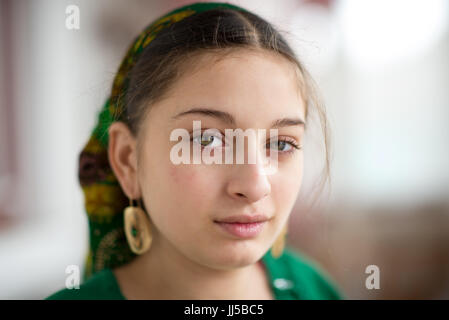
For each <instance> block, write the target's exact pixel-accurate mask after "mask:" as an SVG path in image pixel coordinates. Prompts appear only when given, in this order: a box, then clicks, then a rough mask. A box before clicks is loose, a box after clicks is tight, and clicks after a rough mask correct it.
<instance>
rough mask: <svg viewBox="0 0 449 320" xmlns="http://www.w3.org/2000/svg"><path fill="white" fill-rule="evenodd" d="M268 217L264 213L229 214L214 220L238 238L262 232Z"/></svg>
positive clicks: (246, 237)
mask: <svg viewBox="0 0 449 320" xmlns="http://www.w3.org/2000/svg"><path fill="white" fill-rule="evenodd" d="M270 219H271V218H268V217H267V216H265V215H261V214H258V215H252V216H250V215H238V216H230V217H226V218H223V219H220V220H215V221H214V222H215V223H216V224H217V225H218V226H219V227H220V228H221V229H222V230H224V231H226V233H228V234H232V235H233V236H237V237H239V238H244V239H249V238H254V237H256V236H257V235H258V234H260V233H261V232H262V230H263V229H264V226H265V225H266V224H267V222H268V220H270Z"/></svg>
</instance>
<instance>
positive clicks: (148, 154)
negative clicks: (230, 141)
mask: <svg viewBox="0 0 449 320" xmlns="http://www.w3.org/2000/svg"><path fill="white" fill-rule="evenodd" d="M214 58H215V57H214V56H213V54H211V53H207V54H202V55H201V56H199V57H197V58H196V59H199V60H197V62H199V63H198V64H196V65H197V67H195V68H193V67H192V70H190V71H189V72H186V73H184V74H183V76H182V77H180V78H179V79H178V80H177V81H176V82H175V83H174V85H173V86H172V87H171V89H170V90H169V94H168V95H167V98H165V99H164V100H162V101H159V102H157V103H156V104H154V105H152V106H151V108H150V109H149V112H147V113H146V116H145V118H144V119H143V122H142V127H141V128H140V130H139V133H138V135H137V137H134V136H133V135H132V134H131V133H130V131H129V130H128V127H127V126H126V125H125V124H123V123H120V122H115V123H113V124H112V125H111V126H110V128H109V160H110V163H111V166H112V169H113V170H114V172H115V174H116V176H117V178H118V180H119V182H120V185H121V187H122V189H123V190H124V192H125V194H126V195H127V196H128V197H129V198H131V199H138V198H142V200H143V202H144V206H145V208H146V211H147V213H148V215H149V217H150V222H151V225H152V234H153V241H152V245H151V248H150V249H149V250H148V251H147V252H145V253H144V254H142V255H140V256H138V257H137V258H136V259H134V260H133V261H132V262H131V263H129V264H127V265H124V266H121V267H119V268H116V269H114V270H113V272H114V274H115V275H116V278H117V281H118V283H119V286H120V288H121V291H122V293H123V294H124V296H125V297H127V298H128V299H273V295H272V293H271V291H270V287H269V283H268V275H267V274H266V273H265V272H264V270H263V269H262V268H261V265H260V263H258V262H259V260H260V259H261V258H262V257H263V255H264V254H265V253H266V252H267V251H268V250H269V249H270V247H271V246H272V245H273V243H274V241H275V240H276V238H277V237H278V235H279V234H280V232H281V230H282V228H283V227H284V225H285V224H286V223H287V220H288V218H289V215H290V212H291V209H292V208H293V205H294V203H295V201H296V198H297V196H298V193H299V191H300V187H301V183H302V177H303V162H304V161H303V151H302V149H300V150H296V149H295V148H293V147H292V146H291V145H289V144H288V143H287V146H280V147H279V149H278V170H277V172H275V173H274V174H270V175H266V174H263V164H261V163H257V164H248V163H245V164H231V165H229V164H212V165H207V164H204V163H203V164H180V165H175V164H173V163H172V162H171V161H170V157H169V155H170V149H171V148H172V147H173V146H174V145H175V144H176V143H178V142H177V141H170V139H169V137H170V133H171V132H172V130H174V129H176V128H185V129H187V130H188V131H189V132H192V129H193V120H201V128H202V129H203V130H204V129H206V128H216V129H218V130H220V131H221V132H222V133H223V134H224V132H225V131H224V130H225V129H226V128H229V129H236V128H241V129H242V130H246V129H247V128H253V129H256V130H257V129H258V128H264V129H266V130H267V136H266V137H264V136H263V135H262V136H260V137H257V139H258V140H257V142H258V143H259V144H260V145H261V146H266V144H267V143H269V140H270V136H269V129H270V124H271V123H272V122H273V121H274V120H277V119H280V118H284V117H288V118H299V119H302V120H305V112H306V109H305V105H304V100H303V98H302V96H301V93H300V90H299V87H298V81H297V78H296V74H295V71H294V67H293V66H292V64H291V63H290V62H289V61H288V60H286V59H285V58H283V57H281V56H280V55H277V54H275V53H271V52H262V51H260V52H254V51H247V50H242V49H240V50H236V51H235V52H233V53H231V54H228V55H227V56H226V57H224V58H223V59H221V60H219V61H217V60H215V59H214ZM267 75H269V76H267ZM198 106H201V107H207V108H209V109H214V110H220V111H225V112H228V113H229V114H231V115H232V116H233V117H234V118H235V122H236V123H235V126H231V125H230V124H229V123H226V122H223V121H222V120H220V119H217V118H214V117H211V116H207V115H200V114H189V115H184V116H181V117H179V118H177V119H176V120H172V117H173V116H175V115H177V114H179V113H180V112H183V111H186V110H189V109H192V108H193V107H198ZM303 135H304V126H302V125H292V126H285V127H280V128H278V138H279V139H282V138H285V137H287V138H289V139H293V141H295V142H296V143H297V144H298V145H299V146H301V145H302V142H303ZM197 141H201V140H200V139H198V140H197ZM202 141H203V144H205V145H207V139H206V141H205V140H204V138H203V140H202ZM223 141H224V140H223ZM214 145H219V143H218V144H214ZM267 148H270V146H269V145H268V147H267ZM271 148H272V149H273V150H274V151H276V150H277V149H276V145H274V146H271ZM292 149H294V152H293V153H290V154H287V153H285V151H284V150H287V151H288V150H292ZM214 152H215V150H214ZM260 152H266V151H263V150H261V151H260ZM283 152H284V153H283ZM245 161H247V151H245ZM254 213H260V214H265V215H267V216H268V217H270V220H269V221H268V222H267V223H266V224H265V226H264V229H263V230H262V232H261V233H260V234H258V236H257V237H255V238H251V239H241V238H237V237H235V236H233V235H231V234H229V233H227V232H225V231H223V230H222V228H221V227H220V226H219V225H217V224H216V223H214V220H217V219H221V218H224V217H228V216H231V215H236V214H250V215H251V214H254Z"/></svg>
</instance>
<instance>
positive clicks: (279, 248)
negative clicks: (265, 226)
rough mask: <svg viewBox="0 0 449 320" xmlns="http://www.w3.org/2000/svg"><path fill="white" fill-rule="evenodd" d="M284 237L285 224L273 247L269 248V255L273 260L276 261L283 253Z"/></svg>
mask: <svg viewBox="0 0 449 320" xmlns="http://www.w3.org/2000/svg"><path fill="white" fill-rule="evenodd" d="M286 236H287V224H286V225H285V226H284V228H282V231H281V233H280V234H279V236H278V237H277V239H276V241H275V242H274V244H273V246H272V247H271V255H272V256H273V258H276V259H277V258H279V257H280V256H281V255H282V253H283V252H284V247H285V242H286Z"/></svg>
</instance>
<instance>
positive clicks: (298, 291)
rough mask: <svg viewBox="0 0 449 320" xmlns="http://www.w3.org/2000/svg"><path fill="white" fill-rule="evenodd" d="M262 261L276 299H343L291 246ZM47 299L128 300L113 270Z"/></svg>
mask: <svg viewBox="0 0 449 320" xmlns="http://www.w3.org/2000/svg"><path fill="white" fill-rule="evenodd" d="M262 262H263V265H264V267H265V268H266V271H267V274H268V277H269V282H270V286H271V289H272V291H273V293H274V297H275V299H276V300H322V299H323V300H341V299H344V295H343V294H342V293H341V292H340V290H339V289H338V288H337V286H336V283H335V282H334V281H333V279H331V277H330V275H329V274H328V273H327V272H326V271H325V270H324V269H323V268H322V267H321V266H320V265H319V264H318V263H317V262H315V261H313V260H312V259H311V258H307V257H305V256H304V255H303V254H301V253H299V252H298V251H296V250H293V249H290V248H288V246H287V247H286V248H285V249H284V252H283V254H282V255H281V256H280V257H279V258H278V259H275V258H273V257H272V256H271V253H270V250H268V251H267V253H266V254H265V255H264V256H263V257H262ZM45 299H46V300H90V299H94V300H126V298H125V297H124V296H123V294H122V293H121V291H120V287H119V285H118V282H117V279H116V278H115V275H114V273H113V272H112V270H111V269H104V270H102V271H99V272H97V273H95V274H94V275H92V276H91V277H90V278H89V279H87V281H85V282H84V283H82V284H81V285H80V288H79V289H67V288H65V289H61V290H60V291H58V292H56V293H54V294H52V295H50V296H49V297H47V298H45Z"/></svg>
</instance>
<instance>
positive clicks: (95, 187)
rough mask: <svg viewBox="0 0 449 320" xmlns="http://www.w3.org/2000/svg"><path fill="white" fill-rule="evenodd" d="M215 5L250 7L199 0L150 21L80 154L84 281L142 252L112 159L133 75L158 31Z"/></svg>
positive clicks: (128, 55) (130, 51) (137, 38)
mask: <svg viewBox="0 0 449 320" xmlns="http://www.w3.org/2000/svg"><path fill="white" fill-rule="evenodd" d="M215 8H229V9H234V10H239V11H246V10H245V9H243V8H241V7H238V6H235V5H231V4H228V3H219V2H198V3H193V4H190V5H185V6H183V7H180V8H177V9H175V10H173V11H171V12H169V13H167V14H165V15H163V16H162V17H160V18H158V19H156V20H155V21H153V22H152V23H151V24H150V25H148V26H147V27H146V28H145V29H144V30H143V31H142V32H141V33H140V35H138V36H137V37H136V38H135V40H134V41H133V42H132V44H131V46H130V47H129V49H128V51H127V53H126V55H125V57H124V59H123V61H122V63H121V65H120V68H119V70H118V72H117V74H116V75H115V78H114V81H113V84H112V90H111V93H110V96H109V97H108V98H107V99H106V102H105V103H104V105H103V108H102V109H101V111H100V113H99V115H98V123H97V125H96V126H95V128H94V130H93V132H92V135H91V136H90V138H89V140H88V142H87V144H86V145H85V147H84V148H83V150H82V152H81V154H80V156H79V171H78V177H79V181H80V184H81V188H82V190H83V193H84V199H85V209H86V212H87V216H88V223H89V248H88V252H87V256H86V261H85V268H84V273H83V277H84V280H86V279H87V278H89V277H90V276H91V275H93V274H94V273H96V272H98V271H101V270H103V269H105V268H111V269H112V268H114V267H117V266H119V265H122V264H125V263H127V262H130V261H131V260H132V259H133V258H134V257H135V256H136V255H135V254H134V253H133V252H132V251H131V249H130V248H129V246H128V243H127V240H126V237H125V233H124V226H123V211H124V209H125V207H126V206H127V205H128V204H129V201H128V199H127V197H126V196H125V194H124V192H123V190H122V189H121V187H120V184H119V182H118V180H117V178H116V176H115V175H114V172H113V171H112V169H111V167H110V164H109V160H108V151H107V150H108V128H109V126H110V124H111V123H112V122H114V121H124V122H125V123H126V119H125V116H126V112H124V110H125V109H124V108H125V106H124V105H123V99H121V97H124V96H125V94H126V90H127V87H128V84H129V75H130V71H131V69H132V67H133V66H134V65H135V64H136V62H137V60H138V59H139V56H140V55H141V53H142V51H143V50H144V49H145V47H146V46H148V44H149V43H150V42H151V41H152V40H153V39H154V38H155V37H156V36H157V34H158V33H159V32H160V31H161V30H163V29H164V28H167V27H168V26H170V25H172V24H173V23H176V22H177V21H180V20H182V19H184V18H186V17H189V16H191V15H194V14H196V13H198V12H203V11H207V10H210V9H215Z"/></svg>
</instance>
